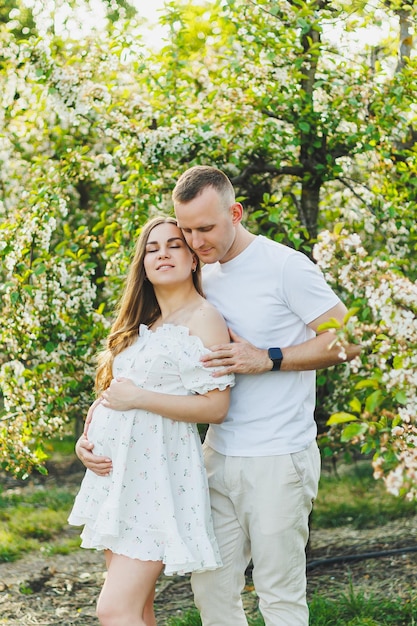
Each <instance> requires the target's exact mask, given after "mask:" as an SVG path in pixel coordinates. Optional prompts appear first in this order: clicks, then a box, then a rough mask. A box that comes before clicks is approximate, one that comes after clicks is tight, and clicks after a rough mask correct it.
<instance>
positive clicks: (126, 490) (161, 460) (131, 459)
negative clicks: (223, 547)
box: [68, 324, 234, 575]
mask: <svg viewBox="0 0 417 626" xmlns="http://www.w3.org/2000/svg"><path fill="white" fill-rule="evenodd" d="M206 352H208V350H207V348H205V347H204V345H203V343H202V342H201V340H200V338H199V337H196V336H193V335H190V334H189V330H188V328H186V327H183V326H175V325H173V324H165V325H163V326H160V327H159V328H157V329H156V330H155V331H154V332H153V331H151V330H149V329H148V328H147V327H146V326H145V325H141V326H140V328H139V335H138V338H137V340H136V342H135V343H134V344H133V345H131V346H129V347H128V348H127V349H126V350H124V351H123V352H122V353H120V354H119V355H117V357H116V358H115V360H114V367H113V374H114V376H115V377H117V376H123V377H126V378H130V379H131V380H133V382H134V383H135V384H136V385H138V386H141V387H143V388H145V389H149V390H152V391H159V392H161V393H168V394H173V395H189V394H193V393H200V394H202V393H206V392H208V391H210V390H212V389H225V388H226V387H228V386H232V385H233V384H234V377H233V375H230V374H229V375H225V376H221V377H219V378H213V377H212V375H211V372H212V369H211V370H210V369H206V368H204V366H203V365H202V364H201V363H200V357H201V355H202V354H204V353H206ZM173 402H175V399H173ZM88 437H89V439H90V440H91V441H92V442H93V443H94V452H95V453H96V454H103V455H106V456H109V457H110V458H111V459H112V463H113V471H112V473H111V474H110V475H109V476H97V475H96V474H94V473H93V472H91V471H90V470H87V471H86V474H85V477H84V479H83V482H82V484H81V487H80V491H79V493H78V494H77V497H76V499H75V503H74V506H73V509H72V511H71V514H70V516H69V519H68V521H69V523H70V524H73V525H76V526H81V525H84V529H83V531H82V534H81V538H82V544H81V545H82V547H84V548H95V549H97V550H103V549H110V550H112V551H113V552H114V553H116V554H123V555H125V556H128V557H131V558H137V559H141V560H151V561H162V562H163V563H164V564H165V574H167V575H170V574H176V573H178V574H184V573H187V572H193V571H199V572H200V571H204V570H208V569H215V568H217V567H219V566H220V565H221V560H220V554H219V550H218V547H217V542H216V539H215V536H214V532H213V525H212V520H211V512H210V502H209V493H208V485H207V477H206V472H205V468H204V462H203V457H202V451H201V442H200V436H199V433H198V430H197V426H196V425H195V424H190V423H186V422H177V421H174V420H170V419H167V418H163V417H161V416H160V415H156V414H154V413H150V412H149V411H143V410H136V409H132V410H130V411H114V410H111V409H108V408H105V407H103V406H102V405H98V407H97V408H96V409H95V411H94V415H93V419H92V422H91V425H90V428H89V432H88Z"/></svg>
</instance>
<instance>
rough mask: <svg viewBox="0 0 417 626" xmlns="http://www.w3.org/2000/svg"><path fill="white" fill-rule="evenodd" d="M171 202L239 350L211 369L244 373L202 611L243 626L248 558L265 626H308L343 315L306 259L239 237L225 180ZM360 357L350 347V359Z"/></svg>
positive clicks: (238, 215) (217, 176) (211, 460)
mask: <svg viewBox="0 0 417 626" xmlns="http://www.w3.org/2000/svg"><path fill="white" fill-rule="evenodd" d="M173 202H174V208H175V213H176V217H177V220H178V224H179V226H180V228H181V229H182V231H183V233H184V236H185V238H186V240H187V243H188V244H189V246H190V247H191V248H192V249H193V250H194V251H195V252H196V253H197V255H198V256H199V258H200V259H201V261H202V262H203V263H204V264H205V266H204V269H203V287H204V291H205V294H206V297H207V298H208V300H210V301H211V302H212V303H213V304H214V305H215V306H216V307H217V308H218V309H219V310H220V312H221V313H222V314H223V316H224V317H225V319H226V321H227V323H228V326H229V328H230V336H231V339H232V343H230V344H224V345H217V346H213V347H212V352H211V354H209V355H208V356H207V357H205V365H206V366H207V367H214V366H223V367H224V370H223V372H224V373H231V372H234V373H235V374H237V376H236V385H235V387H234V389H233V390H232V394H231V395H232V399H231V405H230V410H229V413H228V415H227V417H226V419H225V421H224V422H223V423H222V424H216V425H210V427H209V429H208V432H207V436H206V440H205V443H204V450H205V462H206V469H207V474H208V479H209V485H210V498H211V506H212V513H213V521H214V526H215V533H216V536H217V540H218V543H219V547H220V552H221V556H222V560H223V567H222V568H220V569H218V570H213V571H212V572H204V573H201V574H193V576H192V587H193V591H194V597H195V602H196V605H197V607H198V608H199V610H200V613H201V618H202V622H203V625H204V626H247V620H246V617H245V613H244V610H243V607H242V601H241V591H242V589H243V586H244V583H245V570H246V567H247V565H248V563H249V560H250V558H252V562H253V581H254V585H255V589H256V592H257V594H258V596H259V607H260V610H261V613H262V615H263V618H264V621H265V624H266V626H306V625H307V624H308V608H307V602H306V567H305V546H306V543H307V539H308V518H309V514H310V511H311V507H312V502H313V500H314V498H315V497H316V494H317V488H318V481H319V476H320V455H319V451H318V447H317V444H316V424H315V421H314V407H315V370H316V369H319V368H324V367H329V366H331V365H335V364H337V363H340V362H341V361H342V357H341V356H340V349H339V348H338V347H337V346H335V345H333V340H334V335H333V334H332V333H330V332H320V331H319V330H318V329H319V326H320V325H321V324H323V323H324V322H326V321H328V320H329V319H330V318H336V319H337V320H339V321H340V322H342V321H343V318H344V316H345V313H346V307H345V306H344V305H343V304H342V303H341V302H340V300H339V298H338V297H337V296H336V294H335V293H334V292H333V291H332V290H331V289H330V287H329V286H328V285H327V284H326V282H325V280H324V278H323V276H322V274H321V273H320V271H319V270H318V269H317V268H316V266H315V265H314V264H313V263H312V262H311V261H310V260H309V259H308V258H307V257H306V256H305V255H303V254H301V253H299V252H297V251H295V250H292V249H291V248H289V247H287V246H284V245H281V244H278V243H276V242H273V241H271V240H268V239H267V238H265V237H262V236H255V235H253V234H251V233H250V232H248V231H247V230H246V229H245V228H244V227H243V225H242V223H241V220H242V212H243V208H242V205H241V204H240V203H239V202H236V200H235V194H234V190H233V186H232V184H231V182H230V181H229V179H228V178H227V177H226V176H225V174H223V173H222V172H221V171H220V170H218V169H216V168H213V167H206V166H196V167H192V168H191V169H189V170H187V171H186V172H185V173H184V174H183V175H182V176H181V177H180V178H179V180H178V182H177V184H176V186H175V189H174V191H173ZM359 351H360V349H359V347H358V346H348V348H347V351H346V355H347V356H346V357H345V360H350V359H352V358H353V357H354V356H356V355H357V354H358V353H359ZM213 375H214V376H215V374H213ZM122 384H123V383H120V385H122ZM104 395H105V399H104V402H106V403H107V404H108V405H109V406H112V408H118V409H122V408H123V409H127V408H134V405H133V403H132V399H131V398H130V402H131V404H130V405H129V406H127V405H124V404H123V402H124V400H123V398H122V393H121V388H120V389H119V390H118V388H117V385H115V386H112V390H111V391H110V392H105V394H104ZM77 453H78V455H79V456H80V458H81V460H82V461H83V462H84V463H85V464H86V465H87V466H88V467H89V468H90V469H93V471H96V472H97V473H100V472H101V473H106V472H108V471H109V470H110V468H111V463H109V462H108V460H107V464H106V459H103V458H100V457H97V456H95V455H94V454H93V453H92V452H91V445H89V444H88V443H87V442H86V440H81V441H79V442H78V444H77Z"/></svg>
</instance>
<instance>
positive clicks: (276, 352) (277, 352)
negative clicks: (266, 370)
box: [268, 348, 284, 371]
mask: <svg viewBox="0 0 417 626" xmlns="http://www.w3.org/2000/svg"><path fill="white" fill-rule="evenodd" d="M268 357H269V359H270V360H271V361H272V367H271V371H278V370H280V369H281V363H282V361H283V358H284V355H283V354H282V350H281V348H268Z"/></svg>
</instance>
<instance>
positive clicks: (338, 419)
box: [326, 411, 358, 426]
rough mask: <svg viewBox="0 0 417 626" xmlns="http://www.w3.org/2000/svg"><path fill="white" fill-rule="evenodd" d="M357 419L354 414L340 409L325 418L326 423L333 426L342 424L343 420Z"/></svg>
mask: <svg viewBox="0 0 417 626" xmlns="http://www.w3.org/2000/svg"><path fill="white" fill-rule="evenodd" d="M357 419H358V418H357V417H356V415H353V414H352V413H345V412H344V411H341V412H340V413H333V415H331V416H330V417H329V419H328V420H327V422H326V425H327V426H333V425H334V424H343V423H345V422H352V421H355V420H357Z"/></svg>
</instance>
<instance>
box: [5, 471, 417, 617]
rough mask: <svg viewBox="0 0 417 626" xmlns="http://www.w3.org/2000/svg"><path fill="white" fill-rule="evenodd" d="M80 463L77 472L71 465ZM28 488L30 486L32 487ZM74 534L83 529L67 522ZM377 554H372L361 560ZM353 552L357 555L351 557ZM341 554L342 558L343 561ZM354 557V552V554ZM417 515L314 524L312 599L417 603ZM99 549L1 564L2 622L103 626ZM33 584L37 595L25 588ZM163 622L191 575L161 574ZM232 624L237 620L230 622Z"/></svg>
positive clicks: (186, 599)
mask: <svg viewBox="0 0 417 626" xmlns="http://www.w3.org/2000/svg"><path fill="white" fill-rule="evenodd" d="M74 469H75V471H73V470H74ZM80 477H81V473H80V468H79V467H77V465H76V466H75V468H74V467H73V468H72V470H71V471H68V468H67V469H66V470H64V472H63V473H62V472H61V473H57V474H56V475H50V476H49V477H48V479H47V481H49V482H50V483H52V482H55V483H56V482H58V483H62V482H66V481H76V482H77V483H79V480H80ZM27 488H30V487H29V486H28V487H27ZM66 532H68V534H78V529H74V528H68V530H67V531H66ZM364 553H367V554H368V555H369V553H375V554H373V555H371V557H370V558H366V559H362V558H358V555H363V554H364ZM352 555H356V556H355V557H353V558H354V559H356V560H353V558H352ZM338 557H343V558H341V559H340V560H339V559H338ZM349 557H350V558H349ZM416 572H417V516H414V517H410V518H407V519H401V520H398V521H395V522H391V523H390V524H387V525H385V526H382V527H379V528H376V529H368V530H353V529H352V528H351V527H342V528H336V529H327V530H314V529H313V530H312V532H311V538H310V544H309V550H308V597H309V598H311V597H312V595H313V594H314V593H318V594H320V595H324V596H326V597H333V596H334V597H336V596H340V593H346V595H348V594H349V591H350V588H351V586H353V589H354V591H355V593H358V592H359V591H363V592H365V593H366V594H371V593H373V594H377V595H380V596H383V597H389V596H392V597H396V598H398V597H400V598H403V599H404V602H406V601H410V600H411V601H414V602H416V601H417V590H416V589H415V579H416ZM247 574H248V575H247V585H246V588H245V591H244V603H245V606H246V608H247V611H248V612H250V613H253V614H254V613H255V612H256V610H257V609H256V595H255V593H254V591H253V586H252V580H251V576H250V570H249V571H248V573H247ZM103 576H104V565H103V556H102V554H101V553H97V552H93V551H90V550H81V549H80V550H76V551H74V552H71V553H70V554H68V555H51V556H47V555H41V554H39V553H36V554H31V555H28V556H25V558H24V559H21V560H19V561H17V562H14V563H1V564H0V624H7V625H8V626H12V625H13V626H26V625H29V624H34V625H42V626H90V625H91V626H93V625H94V626H97V625H98V622H97V619H96V617H95V602H96V599H97V596H98V593H99V590H100V588H101V585H102V583H103ZM29 588H30V589H31V590H32V591H33V593H25V591H28V590H29ZM155 606H156V613H157V618H158V626H164V625H165V624H166V622H167V619H168V618H169V617H171V616H173V615H179V614H181V612H183V611H184V610H186V609H187V608H191V607H192V606H193V600H192V594H191V589H190V583H189V579H188V578H186V577H179V576H176V577H170V578H167V577H161V579H160V581H159V584H158V588H157V596H156V602H155ZM231 626H232V625H231Z"/></svg>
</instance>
